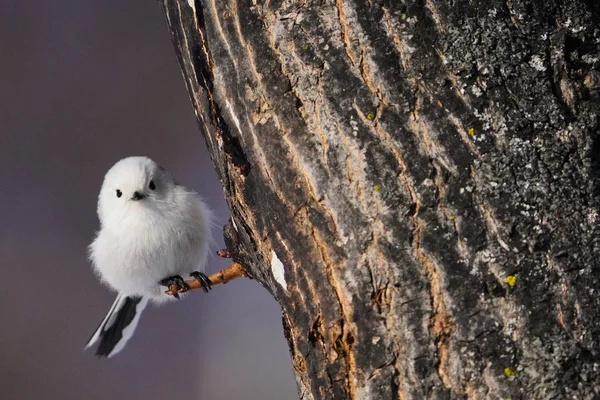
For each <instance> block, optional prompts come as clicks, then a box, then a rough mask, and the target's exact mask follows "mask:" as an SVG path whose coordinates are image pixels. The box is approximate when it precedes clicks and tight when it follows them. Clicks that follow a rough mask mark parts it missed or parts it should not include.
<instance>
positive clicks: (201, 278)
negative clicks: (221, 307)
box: [190, 271, 212, 293]
mask: <svg viewBox="0 0 600 400" xmlns="http://www.w3.org/2000/svg"><path fill="white" fill-rule="evenodd" d="M190 276H191V277H192V278H194V279H195V280H197V281H198V283H200V286H202V290H204V293H208V291H209V290H211V289H212V288H211V287H210V280H209V279H208V276H206V275H205V274H203V273H202V272H198V271H196V272H192V273H191V274H190Z"/></svg>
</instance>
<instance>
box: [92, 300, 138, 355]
mask: <svg viewBox="0 0 600 400" xmlns="http://www.w3.org/2000/svg"><path fill="white" fill-rule="evenodd" d="M146 304H148V298H147V297H132V296H123V295H121V294H120V295H118V296H117V298H116V300H115V302H114V303H113V305H112V307H111V308H110V311H109V312H108V314H106V317H104V320H103V321H102V323H100V326H99V327H98V329H96V332H94V334H93V335H92V337H91V338H90V340H89V341H88V343H87V344H86V346H85V349H87V348H89V347H91V346H93V345H94V344H96V343H99V344H98V348H97V349H96V355H97V356H100V357H112V356H114V355H115V354H117V353H118V352H120V351H121V350H123V347H125V344H126V343H127V341H128V340H129V338H130V337H131V336H132V335H133V331H135V327H136V326H137V324H138V321H139V320H140V315H141V314H142V310H143V309H144V308H145V307H146Z"/></svg>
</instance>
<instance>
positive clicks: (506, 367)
mask: <svg viewBox="0 0 600 400" xmlns="http://www.w3.org/2000/svg"><path fill="white" fill-rule="evenodd" d="M164 7H165V12H166V16H167V21H168V25H169V29H170V31H171V33H172V36H173V41H174V44H175V47H176V50H177V53H178V56H179V59H180V62H181V66H182V69H183V73H184V77H185V80H186V82H187V85H188V89H189V92H190V95H191V99H192V101H193V106H194V108H195V110H196V115H197V118H198V121H199V124H200V127H201V129H202V132H203V134H204V135H205V137H206V141H207V145H208V147H209V149H210V152H211V154H212V157H213V161H214V164H215V166H216V169H217V171H218V174H219V177H220V179H221V181H222V183H223V187H224V190H225V196H226V199H227V201H228V203H229V207H230V210H231V222H230V224H229V225H228V226H227V227H226V229H225V231H226V232H225V233H226V239H227V240H228V246H229V249H230V250H231V252H232V254H233V255H234V259H235V260H236V261H238V262H240V263H241V264H242V265H243V266H244V267H245V268H246V269H247V272H248V273H249V274H250V275H251V276H252V277H254V278H255V279H256V280H257V281H258V282H260V283H261V284H262V285H264V286H265V287H266V288H267V289H268V290H269V291H270V292H271V293H272V294H273V296H274V297H275V299H276V300H277V301H278V302H279V303H280V304H281V306H282V310H283V326H284V331H285V334H286V337H287V339H288V341H289V345H290V350H291V354H292V358H293V368H294V371H295V374H296V377H297V382H298V390H299V394H300V397H301V398H303V399H332V398H335V399H344V398H349V399H449V398H472V399H482V398H490V399H506V398H511V399H518V398H524V399H558V398H577V399H594V398H598V397H600V302H599V300H598V291H600V262H599V259H600V239H599V236H598V233H599V230H600V229H599V220H600V217H599V216H598V210H599V198H600V193H599V185H598V175H599V172H600V155H599V153H600V139H599V135H598V112H599V104H600V102H599V92H598V90H599V87H600V73H599V72H598V66H599V63H600V45H599V43H600V29H599V23H600V6H599V5H598V3H596V2H595V1H594V0H562V1H556V0H548V1H543V2H542V1H539V2H538V1H525V0H506V1H505V0H487V1H471V2H469V1H466V0H454V1H452V0H447V1H441V0H417V1H408V0H400V1H392V0H389V1H376V0H371V1H369V0H321V1H301V2H298V1H281V0H275V1H273V0H272V1H268V0H266V1H258V0H255V1H253V2H250V1H240V2H238V1H237V0H222V1H217V0H197V1H193V0H189V1H181V0H165V1H164Z"/></svg>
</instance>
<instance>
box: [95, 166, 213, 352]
mask: <svg viewBox="0 0 600 400" xmlns="http://www.w3.org/2000/svg"><path fill="white" fill-rule="evenodd" d="M98 217H99V219H100V230H99V231H98V232H97V234H96V237H95V239H94V241H93V242H92V244H91V245H90V246H89V258H90V260H91V262H92V265H93V268H94V270H95V272H96V273H97V275H98V277H99V278H100V280H101V281H102V282H104V283H105V284H107V285H108V286H109V287H110V288H112V289H114V290H115V291H117V292H118V296H117V299H116V300H115V302H114V303H113V305H112V307H111V309H110V311H109V312H108V314H107V315H106V317H105V318H104V320H103V321H102V323H101V324H100V326H99V327H98V329H97V330H96V332H95V333H94V334H93V335H92V337H91V338H90V340H89V341H88V343H87V345H86V347H85V348H86V349H87V348H89V347H90V346H92V345H94V344H96V343H99V345H98V348H97V350H96V354H97V355H98V356H104V357H111V356H113V355H115V354H116V353H118V352H119V351H121V350H122V349H123V347H124V346H125V344H126V342H127V341H128V340H129V338H130V337H131V335H132V334H133V331H134V330H135V327H136V325H137V323H138V321H139V317H140V313H141V312H142V310H143V309H144V307H146V305H147V303H148V300H153V301H155V302H162V301H164V300H166V299H169V298H171V297H176V298H179V296H178V294H175V295H174V296H169V295H167V294H166V293H165V291H166V290H167V287H168V286H169V285H175V287H176V288H178V289H185V288H187V284H186V283H185V281H184V278H183V277H192V278H194V279H196V280H198V281H199V282H200V283H201V284H202V286H203V288H204V290H205V291H206V292H208V290H209V289H210V281H209V280H208V278H207V277H206V275H204V273H203V270H204V264H205V262H206V258H207V254H208V246H209V242H210V240H211V236H210V227H211V223H212V213H211V211H210V210H209V209H208V207H207V206H206V204H205V203H204V202H203V201H202V200H201V199H199V198H198V197H197V196H196V194H195V193H194V192H191V191H189V190H187V189H186V188H184V187H183V186H180V185H177V184H176V183H175V182H174V181H173V178H172V177H171V175H170V174H169V173H168V172H167V171H166V170H165V169H164V168H162V167H160V166H159V165H158V164H156V163H155V162H154V161H152V160H151V159H149V158H147V157H128V158H124V159H122V160H120V161H119V162H117V163H116V164H115V165H114V166H113V167H112V168H111V169H110V170H109V171H108V172H107V173H106V176H105V177H104V182H103V184H102V188H101V190H100V195H99V196H98Z"/></svg>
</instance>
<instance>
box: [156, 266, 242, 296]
mask: <svg viewBox="0 0 600 400" xmlns="http://www.w3.org/2000/svg"><path fill="white" fill-rule="evenodd" d="M240 277H244V278H247V277H248V275H247V274H246V272H244V270H243V269H242V266H241V265H240V264H238V263H236V262H234V263H232V264H231V265H230V266H229V267H227V268H225V269H222V270H220V271H219V272H216V273H214V274H212V275H210V276H209V277H208V280H209V281H210V285H211V286H214V285H219V284H221V283H222V284H225V283H227V282H229V281H231V280H233V279H236V278H240ZM185 283H187V284H188V286H189V287H190V288H189V289H179V291H178V290H177V288H176V287H175V286H174V285H171V286H169V290H167V291H166V292H165V293H166V294H168V295H171V296H172V295H173V294H175V293H184V292H188V291H190V290H194V289H202V285H201V284H200V282H198V281H197V280H195V279H191V280H189V281H185Z"/></svg>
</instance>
